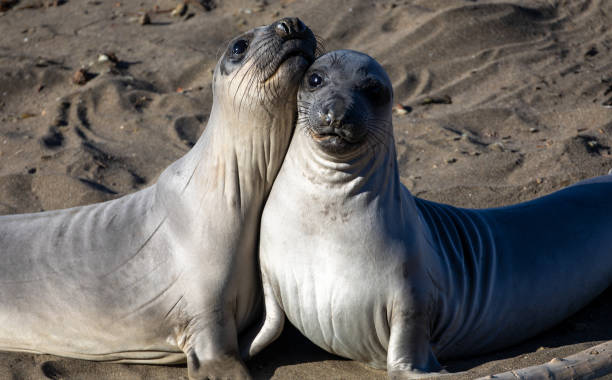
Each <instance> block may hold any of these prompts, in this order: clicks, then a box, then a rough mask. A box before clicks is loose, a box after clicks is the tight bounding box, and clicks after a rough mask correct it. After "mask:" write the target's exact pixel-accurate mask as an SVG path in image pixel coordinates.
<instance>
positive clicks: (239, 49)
mask: <svg viewBox="0 0 612 380" xmlns="http://www.w3.org/2000/svg"><path fill="white" fill-rule="evenodd" d="M248 47H249V43H248V42H247V41H246V40H238V41H236V42H235V43H234V46H232V60H240V59H241V58H242V56H243V55H244V53H245V52H246V50H247V48H248Z"/></svg>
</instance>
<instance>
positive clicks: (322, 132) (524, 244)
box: [248, 51, 612, 378]
mask: <svg viewBox="0 0 612 380" xmlns="http://www.w3.org/2000/svg"><path fill="white" fill-rule="evenodd" d="M392 99H393V95H392V87H391V83H390V81H389V79H388V77H387V75H386V73H385V72H384V70H383V69H382V68H381V67H380V65H379V64H378V63H377V62H376V61H374V60H373V59H372V58H370V57H368V56H367V55H365V54H361V53H357V52H353V51H336V52H332V53H328V54H326V55H324V56H322V57H320V58H319V59H317V60H316V61H315V63H314V64H313V65H312V66H311V67H310V68H309V70H308V71H307V72H306V74H305V76H304V80H303V83H302V86H301V88H300V92H299V94H298V109H299V114H298V124H297V127H296V132H295V134H294V137H293V140H292V142H291V145H290V147H289V150H288V151H287V156H286V157H285V161H284V163H283V166H282V168H281V170H280V172H279V175H278V177H277V178H276V181H275V183H274V185H273V187H272V191H271V193H270V196H269V198H268V200H267V202H266V206H265V209H264V213H263V216H262V224H261V234H260V265H261V271H262V278H263V285H264V298H265V309H266V311H265V314H266V320H265V322H264V324H263V327H262V328H261V330H260V333H259V335H258V336H257V337H256V338H255V340H254V342H253V344H252V345H251V346H250V347H248V350H249V352H250V354H254V353H256V352H257V351H259V350H261V348H263V347H265V346H266V345H267V344H268V343H269V342H270V341H271V340H273V339H275V338H276V337H277V336H278V334H279V333H280V330H281V329H282V326H283V322H284V314H286V315H287V317H288V318H289V320H290V321H291V323H293V324H294V325H295V326H296V327H297V328H298V329H299V330H300V331H301V332H302V333H303V334H304V335H305V336H306V337H307V338H309V339H310V340H312V341H313V342H314V343H316V344H317V345H319V346H320V347H322V348H324V349H325V350H327V351H329V352H332V353H335V354H338V355H341V356H344V357H347V358H351V359H354V360H358V361H361V362H365V363H367V364H369V365H371V366H373V367H376V368H381V369H382V368H386V369H387V370H388V371H389V375H390V376H391V377H392V378H412V377H421V376H427V375H432V374H435V373H436V372H437V371H440V370H441V366H440V364H439V363H438V360H437V357H439V358H449V357H457V356H466V355H473V354H478V353H482V352H486V351H491V350H495V349H498V348H500V347H505V346H508V345H511V344H513V343H516V342H518V341H520V340H523V339H525V338H527V337H530V336H532V335H534V334H536V333H538V332H540V331H542V330H544V329H546V328H548V327H550V326H552V325H554V324H555V323H557V322H559V321H561V320H562V319H564V318H566V317H567V316H569V315H570V314H572V313H574V312H575V311H577V310H578V309H579V308H581V307H583V306H584V305H585V304H587V303H588V302H589V301H590V300H592V299H593V298H594V297H595V296H597V295H598V294H600V293H601V292H602V291H603V290H605V289H606V288H607V287H608V286H610V285H611V283H612V217H611V215H612V176H603V177H598V178H595V179H592V180H588V181H583V182H580V183H578V184H576V185H574V186H572V187H569V188H567V189H564V190H561V191H558V192H556V193H554V194H552V195H548V196H545V197H542V198H539V199H537V200H534V201H531V202H526V203H521V204H518V205H515V206H510V207H502V208H493V209H482V210H472V209H461V208H456V207H452V206H449V205H444V204H438V203H434V202H429V201H426V200H422V199H418V198H415V197H413V196H412V195H411V194H410V193H409V191H408V190H407V189H406V188H405V187H404V186H403V185H402V184H401V183H400V180H399V175H398V164H397V160H396V153H395V148H394V141H393V129H392V123H391V105H392ZM283 312H284V314H283Z"/></svg>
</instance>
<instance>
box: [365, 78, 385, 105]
mask: <svg viewBox="0 0 612 380" xmlns="http://www.w3.org/2000/svg"><path fill="white" fill-rule="evenodd" d="M360 90H361V91H362V93H363V94H364V95H365V96H366V97H367V98H368V99H369V100H370V101H371V102H372V103H373V104H375V105H377V106H378V105H383V104H386V103H387V102H388V101H389V92H388V91H387V90H386V88H385V86H384V85H383V84H382V83H380V82H379V81H377V80H375V79H368V80H366V81H365V83H363V84H362V85H361V86H360Z"/></svg>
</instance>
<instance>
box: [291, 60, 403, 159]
mask: <svg viewBox="0 0 612 380" xmlns="http://www.w3.org/2000/svg"><path fill="white" fill-rule="evenodd" d="M348 57H350V59H349V58H348ZM392 99H393V89H392V86H391V81H390V80H389V77H388V76H387V74H386V73H385V71H384V69H383V68H382V67H381V66H380V65H379V64H378V62H376V61H375V60H373V59H372V58H370V57H369V56H368V55H366V54H363V53H359V52H355V51H350V50H338V51H333V52H330V53H328V54H326V55H323V56H321V57H320V58H319V59H317V60H316V61H315V63H314V64H313V65H312V66H311V67H310V68H309V69H308V71H307V72H306V74H305V75H304V79H303V81H302V84H301V88H300V91H299V93H298V109H299V111H300V113H299V119H298V123H299V125H300V127H301V128H303V129H304V130H305V131H306V132H307V133H308V134H310V136H311V137H312V139H313V140H314V141H316V143H317V144H318V145H319V146H320V147H321V149H322V150H324V151H326V152H328V153H331V154H344V153H350V152H354V151H355V150H358V148H360V147H363V146H364V145H365V146H372V145H376V144H379V143H381V142H382V141H383V140H381V138H382V137H383V136H386V135H387V134H388V131H387V130H386V129H387V125H388V124H389V121H388V120H390V107H389V104H390V102H391V101H392Z"/></svg>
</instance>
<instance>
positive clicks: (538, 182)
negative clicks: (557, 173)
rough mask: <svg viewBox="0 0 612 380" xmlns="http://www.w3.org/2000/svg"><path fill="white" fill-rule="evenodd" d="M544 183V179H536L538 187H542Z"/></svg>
mask: <svg viewBox="0 0 612 380" xmlns="http://www.w3.org/2000/svg"><path fill="white" fill-rule="evenodd" d="M542 182H544V180H543V179H542V178H536V183H537V184H538V185H541V184H542Z"/></svg>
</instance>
